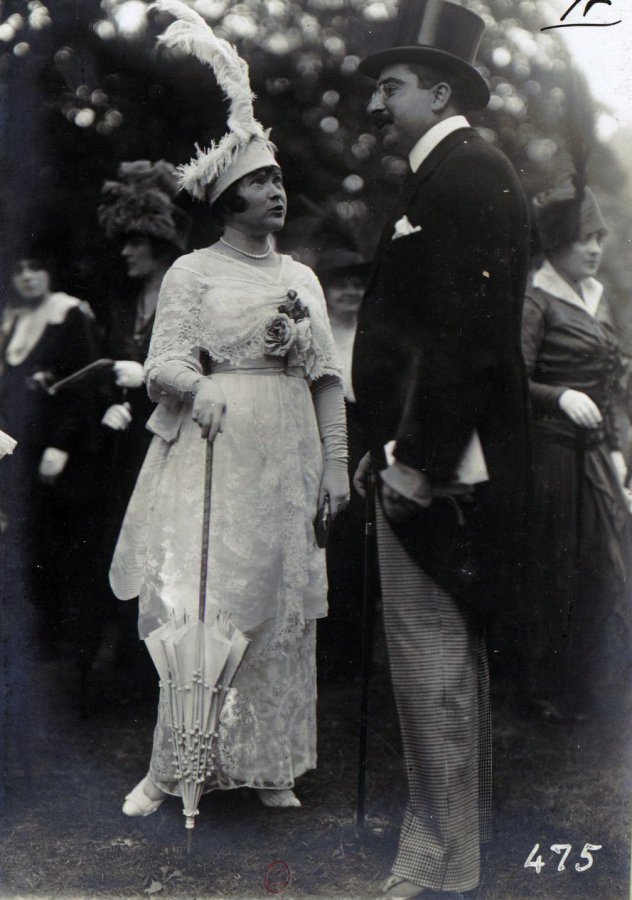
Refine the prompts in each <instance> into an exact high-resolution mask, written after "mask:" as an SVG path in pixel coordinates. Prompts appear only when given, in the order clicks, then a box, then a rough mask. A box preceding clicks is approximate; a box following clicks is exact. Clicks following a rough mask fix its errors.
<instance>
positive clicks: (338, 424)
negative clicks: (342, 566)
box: [312, 376, 349, 521]
mask: <svg viewBox="0 0 632 900" xmlns="http://www.w3.org/2000/svg"><path fill="white" fill-rule="evenodd" d="M312 399H313V402H314V409H315V411H316V420H317V422H318V430H319V432H320V437H321V440H322V442H323V446H324V449H325V462H324V466H323V477H322V480H321V484H320V493H319V499H318V505H319V506H320V504H321V503H322V502H323V498H324V496H325V494H329V502H330V504H331V518H332V521H333V520H334V518H335V517H336V515H337V514H338V513H339V512H341V511H342V510H343V509H344V508H345V506H347V504H348V503H349V472H348V463H349V458H348V453H347V418H346V414H345V402H344V394H343V391H342V385H341V383H340V381H339V380H338V379H337V378H328V377H326V376H325V377H323V378H319V379H318V381H316V382H315V383H314V385H312Z"/></svg>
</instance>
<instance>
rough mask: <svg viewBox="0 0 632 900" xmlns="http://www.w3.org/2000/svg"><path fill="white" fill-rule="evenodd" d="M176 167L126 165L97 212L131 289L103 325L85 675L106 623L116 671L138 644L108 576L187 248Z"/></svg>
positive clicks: (146, 440) (145, 440) (132, 619)
mask: <svg viewBox="0 0 632 900" xmlns="http://www.w3.org/2000/svg"><path fill="white" fill-rule="evenodd" d="M177 193H178V186H177V181H176V177H175V170H174V167H173V166H172V165H171V164H170V163H168V162H165V161H164V160H158V161H157V162H150V161H149V160H144V159H140V160H136V161H134V162H124V163H121V165H120V166H119V168H118V172H117V180H116V181H114V180H112V181H106V182H105V183H104V185H103V188H102V202H101V204H100V206H99V208H98V217H99V223H100V224H101V226H102V227H103V229H104V231H105V233H106V235H107V236H108V237H109V238H116V239H118V240H120V241H121V256H122V257H123V259H124V260H125V263H126V267H127V276H128V278H129V280H130V282H129V284H128V285H127V286H125V287H124V288H123V289H121V290H117V291H116V292H114V296H113V298H112V300H111V303H110V309H109V314H108V320H107V322H106V323H105V329H104V330H105V353H106V355H107V356H108V357H109V358H111V359H113V360H114V361H115V362H114V368H113V371H112V376H111V379H110V382H109V384H107V385H106V386H105V389H104V391H103V394H102V396H103V406H102V418H101V425H102V427H101V466H100V477H101V479H102V485H101V490H102V496H103V510H102V516H101V523H100V528H99V544H100V547H99V550H98V551H97V552H98V557H99V570H100V573H101V574H100V576H99V588H100V589H99V590H98V591H97V593H96V595H95V602H94V604H93V605H94V615H93V616H92V618H91V626H90V628H89V629H87V630H86V632H85V633H84V648H83V649H84V668H85V669H86V670H87V669H89V668H90V666H91V664H92V661H93V660H94V658H95V655H96V653H97V651H98V649H99V644H100V642H101V639H102V637H103V630H104V627H105V623H106V621H107V620H114V621H115V630H116V632H117V634H116V638H115V639H116V641H117V648H116V661H117V668H118V669H120V668H121V667H123V668H125V667H127V668H129V667H132V668H133V667H134V665H135V663H136V661H137V658H138V654H137V652H136V648H137V644H138V637H137V631H136V618H137V615H136V613H135V611H134V610H133V609H132V608H131V605H125V606H121V604H118V603H116V602H115V600H114V598H113V596H112V593H111V591H110V589H109V585H108V581H107V571H108V568H109V564H110V560H111V559H112V554H113V552H114V546H115V544H116V539H117V537H118V533H119V530H120V527H121V522H122V521H123V516H124V514H125V510H126V508H127V504H128V502H129V498H130V496H131V494H132V491H133V489H134V485H135V484H136V479H137V477H138V473H139V471H140V468H141V466H142V463H143V460H144V458H145V454H146V453H147V449H148V447H149V444H150V441H151V438H152V435H151V433H150V432H149V431H147V429H146V427H145V426H146V424H147V420H148V419H149V417H150V415H151V414H152V412H153V403H152V402H151V401H150V400H149V397H148V396H147V391H146V388H145V383H144V376H143V365H144V362H145V359H146V358H147V352H148V350H149V342H150V340H151V333H152V329H153V324H154V317H155V313H156V305H157V303H158V294H159V292H160V287H161V285H162V280H163V277H164V275H165V273H166V272H167V270H168V269H169V267H170V265H171V264H172V263H173V261H174V260H175V258H176V257H177V256H179V255H180V253H182V251H183V250H185V248H186V240H187V234H188V229H189V220H188V217H187V215H186V214H185V213H184V212H183V211H182V210H181V209H180V208H179V207H178V206H177V205H176V204H175V203H174V198H175V196H176V194H177Z"/></svg>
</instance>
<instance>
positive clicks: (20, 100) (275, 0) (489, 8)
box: [0, 0, 632, 345]
mask: <svg viewBox="0 0 632 900" xmlns="http://www.w3.org/2000/svg"><path fill="white" fill-rule="evenodd" d="M188 2H189V3H190V5H191V6H192V7H193V8H194V9H196V10H197V11H198V12H199V13H200V14H201V15H202V16H204V17H205V18H206V19H207V21H208V22H209V24H211V25H212V26H213V28H214V29H215V30H216V32H217V33H218V34H219V35H221V36H222V37H225V38H227V39H228V40H230V41H232V42H234V43H235V44H236V45H237V47H238V48H239V50H240V52H241V53H242V55H243V56H244V57H245V58H246V59H247V60H248V62H249V64H250V72H251V80H252V83H253V87H254V90H255V92H256V94H257V97H258V99H257V102H256V112H257V115H258V118H259V119H260V120H261V121H262V122H264V124H266V125H270V126H272V130H273V139H274V140H275V141H276V143H277V144H278V146H279V150H280V160H281V163H282V165H283V170H284V174H285V179H286V184H287V188H288V193H289V198H290V215H289V218H288V224H287V226H286V229H285V231H284V233H283V237H282V249H287V250H290V251H291V252H293V253H294V254H296V255H299V256H300V257H301V258H302V259H303V260H305V261H306V262H308V263H314V262H315V261H316V258H317V255H318V252H319V250H320V249H321V248H322V247H324V246H326V245H327V244H328V243H332V242H340V241H345V242H348V243H355V244H356V245H357V246H358V247H359V249H360V250H361V251H362V252H364V253H365V254H366V255H367V256H370V255H371V251H372V247H373V245H374V243H375V241H376V239H377V236H378V234H379V229H380V226H381V224H382V222H383V220H384V218H385V216H386V215H387V213H388V210H389V208H390V206H391V199H392V196H393V195H394V194H395V192H396V191H397V189H398V184H399V182H400V180H401V178H402V177H403V174H404V172H405V170H406V164H405V162H403V161H402V160H401V159H398V158H396V157H392V156H388V155H386V156H384V155H383V153H382V149H381V147H380V145H379V143H378V141H377V139H376V136H375V134H374V132H373V129H372V128H371V124H370V122H369V121H368V118H367V116H366V113H365V106H366V102H367V99H368V95H369V93H370V89H371V87H370V83H369V82H368V81H367V79H365V78H364V77H363V76H361V75H360V74H359V72H358V63H359V60H360V58H361V57H362V56H363V55H366V54H367V53H368V52H371V51H372V50H374V49H377V48H380V47H384V46H388V45H389V44H391V43H392V37H391V34H392V26H393V21H394V16H395V13H396V9H397V3H396V0H301V2H298V0H243V2H234V0H188ZM464 5H466V6H468V7H469V8H471V9H473V10H474V11H475V12H477V13H478V14H479V15H481V16H482V17H483V18H484V19H485V21H486V23H487V30H486V33H485V37H484V39H483V44H482V46H481V51H480V54H479V60H480V64H481V68H482V70H483V73H484V74H485V75H486V76H487V77H488V79H489V82H490V85H491V88H492V99H491V102H490V104H489V106H488V108H487V109H486V110H484V111H483V112H481V113H480V114H476V115H475V116H472V117H471V121H472V124H473V125H475V126H476V127H477V128H479V129H480V131H481V133H482V134H483V136H484V137H485V138H486V139H488V140H490V141H492V142H493V143H495V144H497V145H498V146H499V147H501V148H502V149H503V150H504V151H505V152H506V153H507V154H508V156H509V157H510V158H511V160H512V162H513V163H514V165H515V167H516V169H517V171H518V172H519V174H520V177H521V179H522V181H523V184H524V186H525V189H526V191H527V193H528V195H530V196H532V195H533V194H534V193H535V192H536V191H538V190H541V189H542V188H544V187H546V186H548V185H550V184H551V183H552V182H553V181H554V180H555V179H556V178H557V177H559V176H560V175H562V174H565V173H568V172H569V171H570V168H571V165H572V163H571V161H570V156H572V149H573V148H572V147H569V139H568V135H569V121H570V120H571V119H572V120H573V121H574V122H575V123H576V124H577V123H579V125H580V127H581V128H582V129H584V131H585V132H587V133H590V134H594V138H595V139H594V147H593V151H592V154H591V160H590V167H589V174H590V180H591V183H592V184H594V185H595V187H596V188H597V191H598V193H599V196H600V198H601V199H602V201H603V203H604V208H605V211H606V215H607V218H608V221H609V223H610V225H611V227H612V231H613V237H612V239H611V241H610V242H609V251H608V254H607V257H606V260H605V265H604V276H605V279H606V281H607V282H608V287H609V289H610V293H611V295H612V298H613V300H614V302H615V305H616V309H617V313H618V317H619V321H620V324H621V327H622V333H623V334H624V337H625V338H626V340H627V341H628V342H629V343H630V344H631V345H632V340H630V338H632V313H631V312H630V309H629V307H630V304H629V303H628V298H629V296H630V291H631V290H632V250H631V244H630V237H632V217H631V215H630V213H629V211H628V210H629V208H630V203H629V200H630V197H629V194H628V189H627V183H626V173H625V172H624V170H623V169H622V166H621V164H620V163H619V162H618V157H617V155H616V154H615V153H614V152H613V143H612V140H611V139H612V138H613V135H614V131H615V130H616V123H615V121H614V118H613V116H612V115H611V114H610V111H608V110H606V109H603V108H600V107H599V106H598V105H597V104H595V103H594V101H593V100H592V99H591V96H590V91H589V88H588V86H587V84H586V83H585V81H584V80H583V79H582V78H580V77H577V75H576V74H575V73H574V72H573V70H572V68H571V62H570V59H569V57H568V54H567V52H566V50H565V49H564V46H563V44H562V43H561V41H560V40H559V38H558V36H557V33H556V32H554V31H547V32H542V31H541V28H542V27H543V26H544V25H547V24H550V15H551V10H550V8H549V7H548V5H547V4H546V3H544V2H542V0H487V2H482V0H466V2H465V3H464ZM148 6H149V4H148V3H145V2H143V0H101V2H99V0H47V2H43V0H4V2H0V52H1V55H0V67H1V69H0V70H1V74H2V80H3V84H2V95H1V97H0V116H1V122H0V124H1V125H2V133H3V136H4V146H3V172H4V176H5V177H4V178H3V183H2V187H1V188H0V201H1V203H2V211H3V217H4V228H3V232H4V242H3V243H4V250H3V265H4V267H5V268H4V271H6V264H7V262H8V261H9V260H10V258H11V257H12V255H13V254H14V253H15V252H16V249H17V246H18V245H19V244H20V243H21V242H22V241H23V240H24V239H25V238H28V237H30V236H31V235H34V236H35V237H37V238H41V239H42V240H43V241H45V242H46V243H48V244H49V245H50V246H51V247H52V249H53V250H54V252H55V253H56V256H57V259H58V261H59V266H60V274H61V275H62V279H63V280H62V283H63V286H64V288H65V289H66V290H70V291H74V292H76V293H78V294H80V295H81V296H84V297H86V299H89V300H90V301H91V302H92V303H93V304H94V305H95V307H96V308H97V311H98V310H99V308H100V306H101V305H102V304H104V303H106V302H107V291H108V282H109V281H110V280H111V277H110V276H111V274H112V272H114V271H116V270H117V269H119V268H120V263H119V260H118V256H117V252H116V251H117V248H115V247H113V246H110V245H109V244H108V242H106V241H105V239H104V238H103V236H102V235H101V233H100V232H99V229H98V226H97V223H96V212H95V211H96V206H97V203H98V195H99V189H100V186H101V183H102V181H103V180H104V178H107V177H111V176H112V175H114V173H115V171H116V167H117V165H118V163H119V162H120V161H122V160H126V159H136V158H148V159H159V158H164V159H168V160H170V161H171V162H174V163H180V162H184V161H186V160H188V159H189V158H190V156H191V153H192V149H193V145H194V143H195V142H196V141H197V142H199V143H202V144H204V143H206V142H207V141H208V139H209V138H210V137H219V136H220V135H221V134H222V133H223V131H224V129H225V112H226V108H225V104H224V102H223V100H222V96H221V93H220V92H219V91H218V89H217V87H216V86H215V84H214V81H213V77H212V75H211V73H210V72H209V70H208V69H206V68H204V67H203V66H202V65H201V64H200V63H198V62H197V61H195V60H191V59H187V58H181V57H180V58H177V57H175V56H174V55H173V54H166V53H163V52H161V53H157V52H156V50H155V48H154V44H155V36H156V34H157V33H158V32H159V31H160V30H162V28H163V27H164V26H165V25H166V24H167V22H168V21H169V20H168V18H167V17H164V16H157V15H155V14H154V13H148ZM547 17H548V18H547ZM569 150H570V151H571V152H570V153H569ZM183 205H184V206H186V207H187V208H188V210H189V211H190V212H191V213H192V214H193V219H194V226H193V232H192V246H198V247H199V246H203V245H204V244H205V243H208V240H209V235H208V229H207V224H206V215H205V210H204V208H203V207H201V206H200V205H195V206H194V205H192V204H189V203H188V202H187V200H186V198H183Z"/></svg>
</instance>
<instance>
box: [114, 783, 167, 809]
mask: <svg viewBox="0 0 632 900" xmlns="http://www.w3.org/2000/svg"><path fill="white" fill-rule="evenodd" d="M148 782H149V783H150V784H151V783H152V782H150V780H149V778H148V777H147V775H145V777H144V778H143V780H142V781H139V782H138V784H137V785H136V787H135V788H134V789H133V790H132V791H130V793H129V794H128V795H127V797H126V798H125V803H124V804H123V813H124V815H126V816H150V815H151V814H152V813H155V812H156V810H157V809H158V807H159V806H160V804H161V803H162V802H163V801H164V800H165V798H166V796H167V795H166V794H164V795H163V796H162V797H161V798H160V800H152V799H151V797H148V796H147V794H146V793H145V791H144V790H143V788H144V787H145V785H146V784H147V783H148Z"/></svg>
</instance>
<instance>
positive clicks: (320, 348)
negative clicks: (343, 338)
mask: <svg viewBox="0 0 632 900" xmlns="http://www.w3.org/2000/svg"><path fill="white" fill-rule="evenodd" d="M309 288H310V293H311V294H312V296H313V298H314V300H315V310H314V312H315V314H314V315H313V316H312V332H313V338H314V344H313V346H314V355H313V359H312V361H311V365H310V366H309V367H308V371H307V377H308V379H309V381H310V383H313V382H314V381H317V380H318V379H319V378H322V377H323V375H333V376H334V377H335V378H338V379H339V380H340V381H341V382H342V368H341V366H340V360H339V359H338V351H337V350H336V345H335V343H334V336H333V334H332V331H331V325H330V324H329V314H328V312H327V303H326V301H325V295H324V294H323V289H322V287H321V284H320V281H319V280H318V278H317V277H316V275H315V274H314V273H313V272H312V271H311V270H310V272H309Z"/></svg>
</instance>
